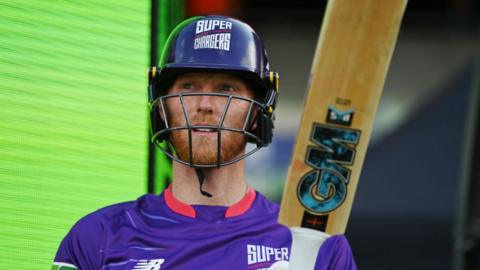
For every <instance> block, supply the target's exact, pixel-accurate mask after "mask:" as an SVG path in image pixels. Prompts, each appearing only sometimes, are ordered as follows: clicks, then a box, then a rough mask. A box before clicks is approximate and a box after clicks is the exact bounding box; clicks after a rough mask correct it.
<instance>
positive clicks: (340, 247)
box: [315, 235, 357, 270]
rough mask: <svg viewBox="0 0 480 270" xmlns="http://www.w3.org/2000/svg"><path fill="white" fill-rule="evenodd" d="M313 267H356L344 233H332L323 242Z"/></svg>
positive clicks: (351, 268)
mask: <svg viewBox="0 0 480 270" xmlns="http://www.w3.org/2000/svg"><path fill="white" fill-rule="evenodd" d="M317 258H318V259H317V262H316V265H315V269H342V270H343V269H348V270H353V269H357V267H356V265H355V260H354V258H353V253H352V249H351V247H350V244H349V243H348V240H347V238H346V237H345V236H344V235H332V236H330V237H329V238H328V239H327V240H325V242H324V243H323V245H322V247H321V248H320V250H319V252H318V256H317Z"/></svg>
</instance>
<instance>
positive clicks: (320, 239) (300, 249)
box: [288, 227, 330, 270]
mask: <svg viewBox="0 0 480 270" xmlns="http://www.w3.org/2000/svg"><path fill="white" fill-rule="evenodd" d="M290 231H291V232H292V249H291V252H290V262H289V267H288V269H289V270H314V267H315V262H316V261H317V255H318V251H319V250H320V247H321V246H322V244H323V243H324V242H325V240H327V239H328V238H329V237H330V235H329V234H326V233H324V232H321V231H317V230H313V229H308V228H300V227H294V228H290Z"/></svg>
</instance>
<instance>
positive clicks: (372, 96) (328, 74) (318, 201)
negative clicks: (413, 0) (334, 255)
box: [279, 0, 406, 234]
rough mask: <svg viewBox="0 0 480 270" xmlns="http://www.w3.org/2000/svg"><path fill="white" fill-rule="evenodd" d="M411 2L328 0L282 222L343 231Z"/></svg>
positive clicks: (282, 206) (289, 178) (334, 231)
mask: <svg viewBox="0 0 480 270" xmlns="http://www.w3.org/2000/svg"><path fill="white" fill-rule="evenodd" d="M405 5H406V0H391V1H390V0H389V1H385V0H335V1H329V3H328V5H327V10H326V13H325V17H324V22H323V25H322V31H321V34H320V38H319V41H318V44H317V48H316V52H315V58H314V63H313V65H312V70H311V78H310V82H311V84H310V86H309V89H308V95H307V98H306V101H305V105H304V108H305V109H304V112H303V115H302V120H301V122H300V128H299V130H298V134H297V140H296V144H295V148H294V152H293V156H292V162H291V165H290V168H289V172H288V175H287V181H286V184H285V188H284V193H283V197H282V204H281V210H280V216H279V222H280V223H283V224H285V225H287V226H290V227H307V228H313V229H317V230H320V231H324V232H327V233H329V234H337V233H343V232H344V231H345V227H346V224H347V221H348V216H349V214H350V209H351V206H352V202H353V198H354V195H355V191H356V187H357V184H358V178H359V176H360V171H361V167H362V165H363V160H364V157H365V153H366V149H367V146H368V141H369V139H370V134H371V131H372V126H373V122H374V117H375V113H376V108H377V106H378V102H379V100H380V96H381V92H382V88H383V84H384V81H385V77H386V74H387V70H388V66H389V63H390V59H391V55H392V52H393V48H394V45H395V41H396V37H397V34H398V30H399V27H400V21H401V18H402V15H403V12H404V9H405Z"/></svg>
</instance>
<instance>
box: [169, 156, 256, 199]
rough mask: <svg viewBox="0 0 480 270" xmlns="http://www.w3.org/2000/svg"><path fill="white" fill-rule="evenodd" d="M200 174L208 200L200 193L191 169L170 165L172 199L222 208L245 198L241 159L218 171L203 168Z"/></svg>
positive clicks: (245, 189)
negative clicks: (202, 175) (210, 195)
mask: <svg viewBox="0 0 480 270" xmlns="http://www.w3.org/2000/svg"><path fill="white" fill-rule="evenodd" d="M203 171H204V175H205V182H204V183H203V190H205V191H206V192H208V193H210V194H212V195H213V196H212V197H211V198H208V197H206V196H204V195H202V194H201V193H200V184H199V182H198V178H197V174H196V173H195V169H193V168H191V167H188V166H186V165H183V164H180V163H178V162H174V163H173V183H172V193H173V196H175V198H177V199H178V200H180V201H182V202H184V203H187V204H200V205H222V206H231V205H233V204H235V203H236V202H238V201H239V200H241V199H242V198H243V196H245V193H246V191H247V188H248V186H247V181H246V180H245V174H244V163H243V160H241V161H239V162H236V163H234V164H231V165H228V166H222V167H220V168H205V169H203Z"/></svg>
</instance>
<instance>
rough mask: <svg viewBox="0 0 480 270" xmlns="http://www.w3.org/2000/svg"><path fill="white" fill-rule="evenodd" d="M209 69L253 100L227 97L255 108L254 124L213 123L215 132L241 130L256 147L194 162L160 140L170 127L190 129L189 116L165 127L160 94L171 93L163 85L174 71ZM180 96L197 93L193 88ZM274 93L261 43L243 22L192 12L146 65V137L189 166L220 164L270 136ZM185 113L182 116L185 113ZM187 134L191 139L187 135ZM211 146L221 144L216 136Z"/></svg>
mask: <svg viewBox="0 0 480 270" xmlns="http://www.w3.org/2000/svg"><path fill="white" fill-rule="evenodd" d="M209 71H212V72H222V73H228V74H232V75H235V76H237V77H240V78H242V79H243V80H244V81H245V82H247V83H248V84H249V85H250V86H251V87H252V88H253V90H254V92H255V94H256V97H257V98H255V99H247V98H245V97H238V96H230V97H229V98H240V99H242V100H248V101H249V102H251V106H250V107H251V108H253V109H254V110H257V113H255V114H252V115H255V119H251V121H254V122H255V125H244V128H243V129H232V128H226V127H223V123H219V126H218V127H217V130H218V136H220V132H221V131H222V130H229V131H236V132H241V133H242V134H244V135H245V136H247V139H248V142H250V143H254V144H256V148H255V149H253V150H252V151H250V152H248V153H246V154H244V155H243V156H241V157H238V158H235V159H234V160H229V161H225V162H222V161H221V158H220V157H218V158H217V162H216V163H215V164H209V165H205V164H195V163H194V162H193V161H192V160H191V158H190V161H185V160H181V159H180V158H178V157H177V156H176V155H174V154H171V153H169V151H167V149H165V147H164V146H162V145H161V144H160V143H161V142H162V141H164V140H167V141H168V140H169V136H170V133H171V132H172V131H173V130H179V129H187V130H188V131H189V132H190V133H191V132H192V129H193V128H195V126H191V125H190V124H189V121H186V122H187V125H186V126H182V127H170V126H169V125H168V123H167V120H166V119H165V118H166V117H161V115H163V116H165V111H164V110H165V109H164V101H165V99H167V98H171V97H172V95H167V93H166V92H167V89H168V88H169V87H170V86H171V85H172V83H173V82H174V80H175V78H176V77H177V76H179V75H180V74H183V73H187V72H209ZM180 95H181V96H185V95H198V93H197V94H195V93H193V94H180ZM203 95H222V94H203ZM277 95H278V73H277V72H274V71H271V70H270V67H269V63H268V58H267V53H266V51H265V49H264V46H263V43H262V41H261V39H260V37H259V36H258V35H257V33H255V31H254V30H253V29H252V28H251V27H250V26H249V25H247V24H246V23H244V22H241V21H239V20H237V19H233V18H230V17H224V16H217V15H210V16H199V17H192V18H190V19H187V20H185V21H183V22H181V23H180V24H179V25H178V26H177V27H176V28H175V29H174V30H173V31H172V33H171V34H170V36H169V37H168V39H167V41H166V44H165V46H164V49H163V52H162V55H161V59H160V62H159V65H158V66H154V67H152V68H150V71H149V87H148V99H149V100H148V101H149V107H150V123H151V132H152V134H151V140H152V142H153V143H155V144H156V145H157V146H159V147H160V149H161V150H162V151H163V152H165V153H166V154H167V155H168V156H170V157H171V158H173V159H175V160H177V161H179V162H181V163H183V164H186V165H189V166H192V167H197V168H201V167H220V166H222V165H228V164H231V163H233V162H236V161H238V160H240V159H243V158H245V157H246V156H248V155H250V154H252V153H253V152H256V151H257V150H258V149H259V148H261V147H263V146H266V145H268V144H269V143H270V142H271V141H272V136H273V119H274V109H275V105H276V101H277ZM177 96H178V95H177ZM227 96H228V95H227ZM226 110H228V106H226V107H225V111H224V113H225V112H226ZM249 115H250V114H249ZM185 117H188V116H186V115H185ZM247 120H248V119H247ZM247 120H245V121H247ZM189 135H190V136H189V138H191V134H189ZM217 147H218V149H220V148H221V143H220V139H219V140H218V146H217ZM191 148H192V147H191V141H190V157H192V153H191V151H192V149H191ZM218 153H220V151H218Z"/></svg>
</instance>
